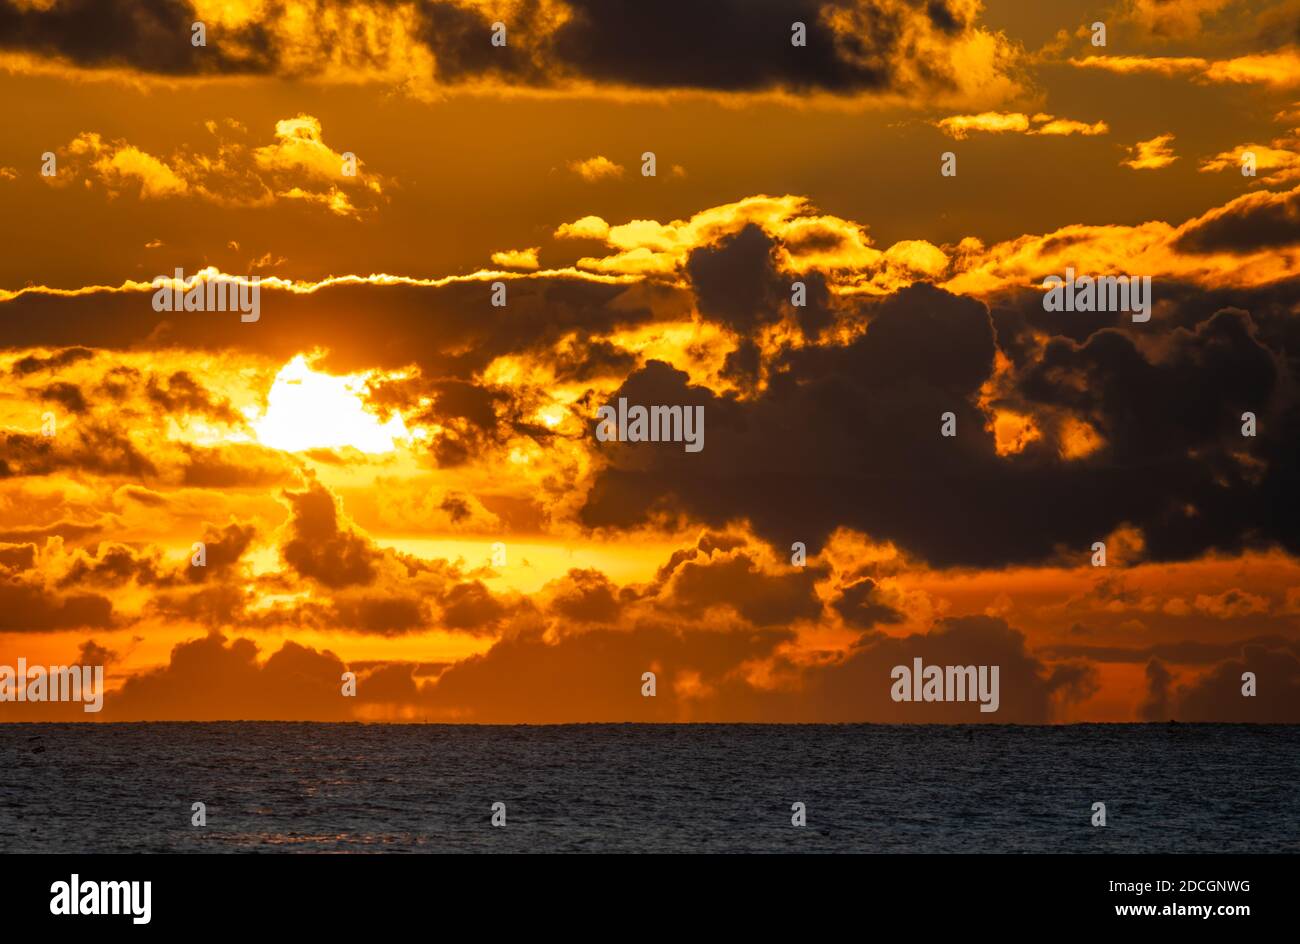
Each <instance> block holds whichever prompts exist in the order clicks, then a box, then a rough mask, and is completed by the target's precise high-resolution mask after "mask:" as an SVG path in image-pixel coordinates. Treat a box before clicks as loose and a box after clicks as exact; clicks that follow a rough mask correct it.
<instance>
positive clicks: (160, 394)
mask: <svg viewBox="0 0 1300 944" xmlns="http://www.w3.org/2000/svg"><path fill="white" fill-rule="evenodd" d="M146 395H147V396H148V398H149V400H150V401H152V402H153V403H156V404H157V405H158V406H160V407H162V408H163V410H165V411H166V412H168V413H182V414H183V413H196V414H200V415H203V416H209V417H212V418H213V419H217V420H221V421H222V422H224V423H230V424H232V425H233V424H240V423H242V422H243V420H242V417H240V415H239V414H238V413H236V412H235V410H234V408H233V407H232V406H231V405H230V403H229V402H228V401H226V400H221V401H217V400H214V399H213V398H212V395H211V394H210V393H208V391H207V390H206V389H204V387H203V386H202V385H200V384H199V382H198V381H196V380H195V379H194V378H193V377H191V376H190V375H189V373H188V372H186V371H183V370H178V371H175V372H174V373H172V374H171V376H169V377H167V378H166V379H165V380H162V381H160V380H159V378H158V377H156V376H155V377H150V378H149V384H148V388H147V391H146Z"/></svg>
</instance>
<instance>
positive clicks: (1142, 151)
mask: <svg viewBox="0 0 1300 944" xmlns="http://www.w3.org/2000/svg"><path fill="white" fill-rule="evenodd" d="M1173 143H1174V136H1173V135H1172V134H1161V135H1157V136H1156V137H1154V138H1151V139H1150V140H1147V141H1139V142H1138V143H1137V144H1134V145H1132V146H1130V147H1129V148H1128V158H1127V159H1125V160H1122V161H1120V163H1121V164H1122V165H1124V166H1125V167H1131V168H1133V170H1159V169H1160V168H1161V167H1168V166H1169V165H1170V164H1172V163H1173V162H1174V161H1176V160H1178V155H1176V154H1175V153H1174V149H1173V147H1172V146H1171V145H1172V144H1173Z"/></svg>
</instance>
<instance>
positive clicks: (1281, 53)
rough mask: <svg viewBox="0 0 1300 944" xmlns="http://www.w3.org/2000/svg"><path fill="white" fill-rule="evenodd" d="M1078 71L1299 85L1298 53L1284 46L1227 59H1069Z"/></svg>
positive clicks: (1202, 80) (1212, 81)
mask: <svg viewBox="0 0 1300 944" xmlns="http://www.w3.org/2000/svg"><path fill="white" fill-rule="evenodd" d="M1070 64H1071V65H1073V66H1076V67H1078V68H1081V69H1100V70H1103V71H1106V72H1113V73H1116V74H1119V75H1135V74H1152V75H1160V76H1166V77H1174V76H1189V77H1191V78H1192V79H1193V80H1194V81H1196V82H1200V83H1208V84H1214V83H1218V84H1235V85H1266V86H1271V87H1273V88H1279V89H1286V88H1294V87H1295V86H1297V85H1300V50H1297V49H1296V48H1295V47H1287V48H1284V49H1279V50H1277V51H1275V52H1270V53H1256V54H1252V55H1246V56H1237V57H1234V58H1231V59H1216V60H1210V59H1202V58H1199V57H1196V56H1086V57H1084V58H1082V59H1078V58H1076V59H1071V60H1070Z"/></svg>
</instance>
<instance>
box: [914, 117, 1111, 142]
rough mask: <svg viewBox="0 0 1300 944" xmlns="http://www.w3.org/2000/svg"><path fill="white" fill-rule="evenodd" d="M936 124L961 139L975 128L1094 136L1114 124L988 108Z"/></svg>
mask: <svg viewBox="0 0 1300 944" xmlns="http://www.w3.org/2000/svg"><path fill="white" fill-rule="evenodd" d="M934 126H935V127H936V128H938V129H939V130H940V131H942V132H943V133H944V134H946V135H948V136H949V137H950V138H956V139H957V140H959V141H961V140H964V139H965V138H968V137H970V135H971V134H972V133H974V132H984V133H988V134H1000V133H1005V132H1013V133H1015V134H1029V135H1053V136H1058V137H1060V136H1066V135H1072V134H1081V135H1085V136H1092V135H1098V134H1107V133H1109V131H1110V128H1109V127H1108V126H1107V124H1106V122H1104V121H1097V122H1093V123H1092V124H1088V123H1087V122H1084V121H1075V120H1074V119H1071V118H1056V117H1054V116H1052V115H1047V114H1041V113H1040V114H1036V115H1033V116H1030V115H1026V114H1024V113H1022V112H998V111H986V112H981V113H980V114H977V115H951V116H949V117H947V118H941V119H939V120H938V121H935V122H934Z"/></svg>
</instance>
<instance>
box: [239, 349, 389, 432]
mask: <svg viewBox="0 0 1300 944" xmlns="http://www.w3.org/2000/svg"><path fill="white" fill-rule="evenodd" d="M372 377H373V375H372V374H368V373H367V374H347V375H344V376H334V375H333V374H325V373H321V372H320V371H317V370H314V369H313V368H312V366H311V364H310V363H309V362H308V360H307V357H306V356H305V355H302V354H299V355H298V356H297V357H295V358H294V359H293V360H291V361H289V363H287V364H285V365H284V367H282V368H280V372H279V373H278V374H276V376H275V381H274V382H273V383H272V384H271V390H270V392H269V393H268V394H267V397H266V404H267V406H266V412H265V413H263V414H262V415H261V416H253V417H252V418H250V420H249V425H250V426H251V427H252V428H253V432H254V433H255V434H256V436H257V441H258V442H260V443H261V444H262V445H264V446H270V447H272V448H273V449H282V450H284V451H285V452H302V451H304V450H307V449H340V448H344V447H347V446H351V447H352V448H354V449H358V450H360V451H361V452H367V453H385V452H392V451H394V450H395V449H396V448H397V445H398V443H399V442H400V441H403V440H409V439H411V438H412V434H411V433H410V432H409V431H408V430H407V428H406V423H405V422H403V420H402V417H401V415H400V414H398V413H394V414H393V415H392V417H391V418H390V419H389V420H388V421H387V422H384V423H381V422H380V421H379V417H377V416H376V415H375V414H374V413H371V412H369V411H367V410H366V408H365V402H366V395H367V393H368V392H369V382H370V380H371V378H372Z"/></svg>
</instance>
